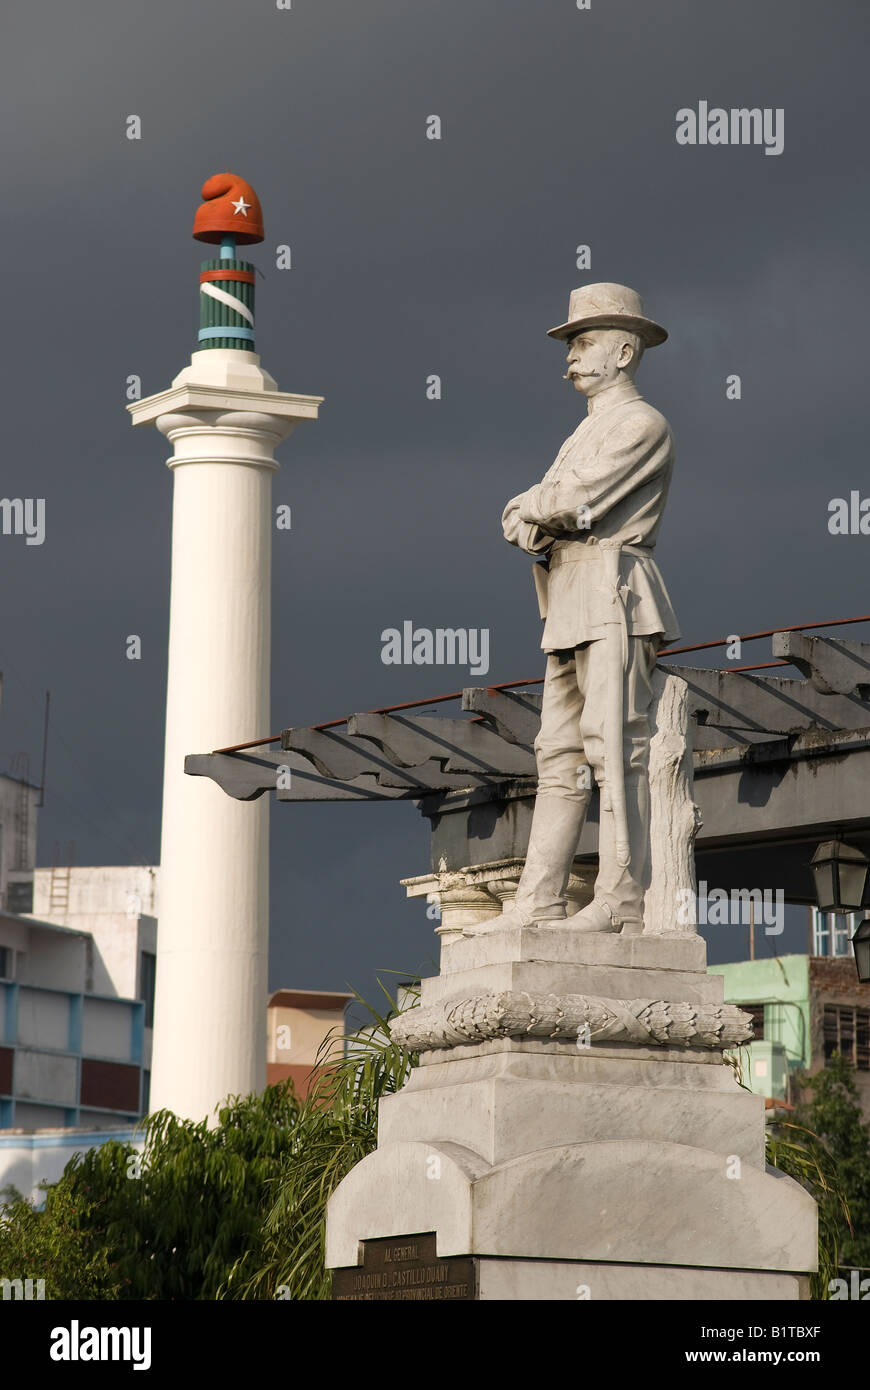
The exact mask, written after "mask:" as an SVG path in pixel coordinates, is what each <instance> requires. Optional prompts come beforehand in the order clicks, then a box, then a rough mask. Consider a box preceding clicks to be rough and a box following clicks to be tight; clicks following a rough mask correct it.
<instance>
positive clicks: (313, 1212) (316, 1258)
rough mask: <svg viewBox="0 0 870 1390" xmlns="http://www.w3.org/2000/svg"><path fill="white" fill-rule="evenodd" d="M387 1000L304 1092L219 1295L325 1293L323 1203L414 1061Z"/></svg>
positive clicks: (365, 1145) (365, 1148) (369, 1143)
mask: <svg viewBox="0 0 870 1390" xmlns="http://www.w3.org/2000/svg"><path fill="white" fill-rule="evenodd" d="M384 992H385V993H386V991H384ZM387 999H388V1001H389V1004H390V1009H389V1011H388V1012H387V1014H386V1015H381V1014H379V1013H378V1012H377V1011H376V1010H375V1009H373V1008H371V1006H370V1005H366V1007H367V1008H368V1009H369V1013H370V1016H371V1019H372V1024H371V1026H369V1027H366V1028H364V1029H362V1030H361V1031H359V1032H356V1033H351V1034H349V1035H348V1036H347V1037H345V1039H344V1043H345V1056H344V1057H343V1058H342V1059H341V1060H340V1061H339V1062H337V1063H335V1062H333V1061H332V1060H330V1062H329V1066H328V1067H324V1069H323V1071H322V1072H321V1073H320V1076H319V1079H318V1080H317V1081H316V1082H315V1084H314V1085H313V1086H312V1088H311V1089H310V1090H309V1092H308V1095H307V1097H306V1099H305V1101H304V1102H303V1103H302V1105H301V1107H300V1111H299V1119H298V1122H297V1125H296V1131H295V1136H294V1143H293V1148H292V1153H291V1155H290V1156H289V1158H288V1159H287V1160H286V1161H285V1163H284V1166H283V1170H282V1173H281V1175H280V1177H279V1178H278V1179H277V1181H276V1182H275V1183H274V1185H273V1199H272V1203H271V1208H270V1210H269V1212H268V1215H267V1217H266V1220H265V1222H264V1225H263V1228H262V1230H261V1232H260V1235H259V1239H258V1240H257V1241H256V1243H255V1244H252V1246H251V1248H250V1249H249V1250H247V1251H245V1253H244V1254H243V1255H242V1256H241V1258H240V1259H239V1260H238V1261H237V1263H236V1265H235V1267H234V1268H233V1269H232V1270H231V1272H230V1275H229V1278H228V1279H227V1281H226V1284H225V1286H224V1288H223V1289H222V1290H221V1294H220V1296H221V1297H225V1298H242V1299H249V1298H258V1299H262V1298H286V1299H294V1300H295V1299H327V1298H329V1296H330V1283H331V1279H330V1275H329V1273H328V1272H327V1271H326V1269H325V1267H324V1246H325V1239H326V1204H327V1202H328V1200H329V1197H330V1196H331V1194H332V1192H333V1191H334V1190H335V1188H336V1187H337V1186H338V1184H339V1183H340V1182H341V1180H342V1178H343V1177H344V1176H345V1175H346V1174H347V1173H349V1172H350V1170H351V1168H353V1167H354V1165H355V1164H357V1163H358V1162H359V1161H360V1159H362V1158H365V1156H366V1154H368V1153H371V1152H372V1150H373V1149H375V1148H376V1147H377V1142H378V1102H379V1101H380V1099H381V1097H382V1096H387V1095H392V1094H393V1092H395V1091H398V1090H399V1089H400V1088H401V1087H402V1086H403V1085H404V1083H405V1081H406V1080H407V1078H408V1075H409V1073H410V1070H411V1068H412V1067H413V1066H415V1065H416V1063H417V1058H416V1056H411V1057H409V1056H408V1054H407V1053H405V1052H403V1051H402V1050H401V1048H399V1047H397V1046H396V1044H395V1043H394V1042H393V1040H392V1038H391V1036H390V1029H389V1020H390V1018H391V1017H394V1016H395V1006H394V1004H393V1001H392V1000H391V999H390V997H389V995H388V994H387ZM359 1002H361V1003H362V1002H364V1001H362V1000H360V1001H359ZM327 1045H328V1043H327V1044H325V1045H324V1048H326V1046H327ZM323 1060H324V1061H325V1060H326V1059H325V1052H324V1058H323Z"/></svg>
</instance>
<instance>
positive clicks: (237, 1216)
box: [0, 1083, 299, 1299]
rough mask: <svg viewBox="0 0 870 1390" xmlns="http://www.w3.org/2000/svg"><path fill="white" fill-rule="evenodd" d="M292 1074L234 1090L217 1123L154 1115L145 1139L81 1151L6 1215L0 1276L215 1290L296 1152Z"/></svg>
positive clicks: (58, 1289)
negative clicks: (39, 1193) (33, 1199)
mask: <svg viewBox="0 0 870 1390" xmlns="http://www.w3.org/2000/svg"><path fill="white" fill-rule="evenodd" d="M298 1116H299V1102H298V1101H297V1099H296V1097H295V1096H294V1094H293V1090H292V1087H291V1086H290V1084H289V1083H284V1084H282V1085H281V1086H272V1087H269V1088H268V1089H267V1090H266V1091H265V1092H264V1094H263V1095H262V1096H249V1097H247V1098H246V1099H244V1100H239V1099H232V1100H230V1101H229V1102H228V1103H227V1104H226V1105H225V1106H224V1107H223V1108H222V1109H221V1110H220V1112H219V1116H218V1120H219V1123H218V1124H217V1126H216V1127H214V1128H211V1129H209V1128H208V1126H207V1124H206V1122H205V1121H203V1122H202V1123H201V1124H193V1123H191V1122H190V1121H182V1120H179V1119H177V1118H176V1117H175V1116H174V1115H172V1114H171V1113H170V1112H168V1111H160V1112H158V1113H157V1114H155V1115H152V1116H150V1117H149V1119H148V1120H147V1122H146V1123H145V1126H144V1135H145V1147H144V1150H143V1151H142V1152H141V1153H140V1152H139V1151H138V1150H137V1149H136V1148H135V1147H134V1146H133V1145H131V1144H120V1143H118V1142H117V1141H114V1140H110V1141H108V1142H107V1143H105V1144H103V1145H101V1146H100V1147H99V1148H93V1149H89V1150H88V1151H87V1152H86V1153H83V1154H76V1155H74V1157H73V1158H72V1159H71V1160H70V1162H69V1163H68V1164H67V1166H66V1168H65V1169H64V1172H63V1176H62V1177H61V1179H60V1180H59V1182H57V1183H54V1184H53V1185H51V1186H46V1187H45V1193H46V1197H45V1204H44V1207H43V1208H42V1209H37V1208H36V1207H35V1206H34V1205H33V1204H32V1203H30V1202H27V1201H23V1200H19V1201H13V1202H12V1203H9V1204H7V1205H6V1206H5V1207H4V1208H3V1209H2V1217H0V1278H25V1277H30V1278H34V1279H36V1278H44V1279H45V1296H46V1298H63V1299H68V1298H82V1299H142V1298H144V1299H212V1298H215V1297H216V1294H217V1289H218V1287H219V1285H220V1284H221V1283H222V1282H223V1281H224V1280H225V1278H226V1276H227V1272H228V1270H229V1269H231V1268H232V1266H233V1265H234V1264H235V1262H236V1261H237V1260H238V1258H239V1257H240V1255H241V1254H242V1253H243V1251H244V1250H245V1249H246V1248H247V1247H248V1245H249V1243H250V1242H251V1240H252V1239H253V1238H254V1237H255V1236H256V1233H257V1232H258V1231H259V1230H260V1228H261V1226H262V1221H263V1217H264V1215H265V1208H266V1200H267V1194H268V1192H269V1187H268V1183H269V1180H270V1179H272V1178H274V1177H277V1175H278V1174H279V1173H280V1172H281V1171H282V1164H283V1161H284V1160H285V1159H286V1157H287V1156H288V1154H289V1153H290V1152H291V1150H292V1146H293V1135H294V1132H295V1127H296V1122H297V1119H298Z"/></svg>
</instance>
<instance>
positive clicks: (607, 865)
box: [571, 775, 650, 936]
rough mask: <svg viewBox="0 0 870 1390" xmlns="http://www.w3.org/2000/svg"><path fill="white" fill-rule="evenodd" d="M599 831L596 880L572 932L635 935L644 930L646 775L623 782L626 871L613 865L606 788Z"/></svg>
mask: <svg viewBox="0 0 870 1390" xmlns="http://www.w3.org/2000/svg"><path fill="white" fill-rule="evenodd" d="M601 803H602V805H601V822H600V826H599V832H598V877H597V878H596V880H595V895H594V897H593V899H592V902H591V903H589V904H588V906H586V907H584V908H582V909H581V910H580V911H579V912H578V913H577V914H576V915H575V916H574V917H572V918H571V926H572V928H573V929H574V930H575V931H583V932H618V931H621V932H622V934H623V936H638V935H640V933H641V932H642V931H643V902H644V895H645V893H646V888H647V883H648V874H647V866H648V863H649V805H650V801H649V781H648V779H647V777H646V776H642V775H641V776H627V777H626V779H625V810H626V819H627V821H628V844H629V853H630V856H631V860H630V863H629V864H628V866H627V867H626V868H622V867H620V865H619V864H617V862H616V833H615V824H614V818H613V812H612V810H611V809H610V800H609V797H608V796H607V789H606V786H604V787H602V789H601Z"/></svg>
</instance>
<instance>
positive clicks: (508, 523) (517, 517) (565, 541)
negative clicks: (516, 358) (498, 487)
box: [502, 381, 680, 652]
mask: <svg viewBox="0 0 870 1390" xmlns="http://www.w3.org/2000/svg"><path fill="white" fill-rule="evenodd" d="M673 463H674V442H673V437H672V435H671V431H670V427H669V425H668V422H667V420H665V418H664V416H663V415H660V414H659V412H658V411H657V410H655V409H654V408H653V407H652V406H651V405H648V404H647V402H646V401H645V400H644V399H643V397H642V396H641V395H640V393H639V392H638V390H637V388H636V387H635V386H634V384H633V383H632V382H630V381H624V382H618V383H617V384H616V385H615V386H611V387H609V388H608V389H607V390H606V391H602V392H600V393H599V394H598V395H597V396H594V397H592V398H591V399H590V403H589V413H588V415H587V416H586V418H585V419H584V420H583V421H582V422H581V424H580V425H579V427H578V428H577V429H576V430H575V431H574V433H573V434H572V435H571V437H570V438H569V439H566V440H565V443H564V444H563V445H562V448H561V449H560V451H559V454H558V457H557V458H556V461H555V462H554V464H553V466H552V468H550V470H549V471H548V472H547V473H546V474H545V476H544V478H543V479H542V481H541V482H540V483H538V484H536V486H535V487H532V488H529V490H528V492H525V493H522V494H521V495H520V496H519V497H515V498H513V499H512V500H511V501H510V502H509V503H508V504H507V507H506V508H505V512H504V516H503V519H502V524H503V526H504V533H505V537H506V539H507V540H508V541H510V543H511V544H512V545H517V546H519V547H520V549H522V550H526V551H528V553H529V554H531V555H538V556H541V555H543V556H545V557H546V559H545V560H544V561H543V562H539V563H538V564H536V565H535V567H534V572H535V583H536V587H537V590H538V600H539V603H540V607H541V616H542V617H543V618H545V619H546V622H545V625H544V635H543V638H542V639H541V646H542V647H543V649H544V651H548V652H552V651H559V650H563V649H566V648H570V647H576V646H578V645H579V644H580V643H581V642H590V641H595V640H597V639H599V638H601V637H604V636H605V635H606V627H605V624H606V622H607V621H608V618H609V616H610V615H611V614H612V596H611V594H610V593H609V592H608V591H607V589H606V586H605V583H604V570H603V561H604V556H603V553H602V551H601V547H600V542H601V541H602V540H609V541H619V542H620V544H621V546H622V554H621V561H620V578H621V581H622V583H623V585H624V586H625V587H626V589H627V593H626V594H625V609H626V620H627V627H628V632H629V634H630V635H632V636H634V637H642V636H653V635H654V634H659V635H660V638H661V640H662V641H663V642H665V643H667V642H673V641H675V640H676V639H677V638H678V637H679V635H680V633H679V629H678V627H677V620H676V617H675V615H674V611H673V608H672V607H671V602H670V599H669V598H668V592H667V589H666V588H665V584H664V580H663V579H662V576H661V574H660V573H659V570H658V566H657V565H656V563H655V561H654V559H653V556H652V552H653V548H654V546H655V543H656V538H657V536H658V531H659V526H660V524H661V519H662V514H663V512H664V508H665V501H666V499H667V495H668V487H669V485H670V481H671V472H672V469H673Z"/></svg>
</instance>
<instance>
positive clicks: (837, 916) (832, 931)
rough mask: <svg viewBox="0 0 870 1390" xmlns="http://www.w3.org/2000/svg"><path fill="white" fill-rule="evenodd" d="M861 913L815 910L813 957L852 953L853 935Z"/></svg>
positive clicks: (815, 908) (861, 915) (861, 916)
mask: <svg viewBox="0 0 870 1390" xmlns="http://www.w3.org/2000/svg"><path fill="white" fill-rule="evenodd" d="M863 915H864V914H863V913H861V912H819V909H818V908H817V907H814V908H813V955H814V956H835V957H839V956H848V955H850V954H851V951H852V945H851V941H852V935H853V933H854V931H855V928H856V927H857V925H858V923H859V921H861V919H862V918H863Z"/></svg>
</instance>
